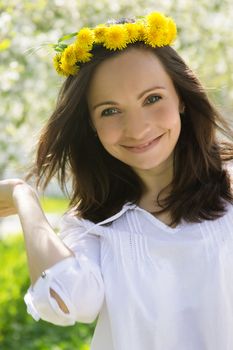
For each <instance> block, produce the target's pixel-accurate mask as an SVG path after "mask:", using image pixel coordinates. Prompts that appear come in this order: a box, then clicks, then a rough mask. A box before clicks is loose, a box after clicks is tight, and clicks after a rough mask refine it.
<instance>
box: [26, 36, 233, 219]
mask: <svg viewBox="0 0 233 350" xmlns="http://www.w3.org/2000/svg"><path fill="white" fill-rule="evenodd" d="M132 46H133V47H137V46H138V48H139V49H144V50H151V51H152V52H154V54H155V55H156V56H157V57H158V58H159V60H160V61H161V63H162V64H163V67H164V69H165V70H166V72H167V74H168V75H169V76H170V78H171V79H172V81H173V84H174V87H175V89H176V91H177V94H178V95H179V97H180V99H181V100H182V101H183V103H184V105H185V114H184V115H183V114H181V133H180V136H179V140H178V142H177V145H176V147H175V150H174V161H173V169H174V176H173V180H172V183H171V184H170V188H171V190H170V191H169V194H168V195H167V197H166V198H165V199H163V200H161V199H160V198H161V197H160V195H161V194H162V192H163V191H162V192H161V193H160V195H159V196H158V198H157V200H158V201H159V203H160V205H161V208H162V209H161V212H163V211H169V213H170V215H171V218H172V223H171V224H172V225H173V224H178V223H179V222H180V220H181V219H184V220H186V221H189V222H199V221H201V220H204V219H207V220H213V219H215V218H217V217H220V216H222V215H223V214H224V212H225V207H226V206H225V204H226V202H230V203H233V194H232V192H231V184H230V177H229V173H228V171H227V169H226V168H225V166H224V165H225V162H226V161H228V160H231V159H233V145H232V143H230V142H229V141H230V140H231V142H232V140H233V136H232V131H231V129H230V127H229V126H228V124H227V123H226V121H225V120H224V119H223V118H222V117H221V115H220V113H219V112H218V111H217V110H216V108H215V107H214V106H213V104H212V103H211V102H210V100H209V98H208V96H207V94H206V92H205V91H204V89H203V87H202V85H201V83H200V82H199V80H198V79H197V77H196V76H195V75H194V73H193V72H192V71H191V69H190V68H189V67H188V66H187V65H186V63H185V62H184V61H183V59H182V58H181V57H180V56H179V55H178V53H177V52H176V51H175V50H174V49H173V48H171V47H170V46H165V47H161V48H154V49H153V48H151V47H147V46H146V45H145V44H143V43H136V44H132ZM119 54H120V52H119V51H118V52H117V51H116V52H114V51H109V50H106V49H104V48H103V47H99V48H97V49H95V52H94V58H93V59H92V60H91V61H90V62H88V63H85V64H84V65H83V66H82V67H81V69H80V71H79V73H78V75H77V76H69V77H68V78H67V79H66V80H65V82H64V84H63V86H62V88H61V90H60V92H59V96H58V101H57V105H56V108H55V111H54V112H53V114H52V115H51V117H50V119H49V120H48V122H47V124H46V125H45V126H44V129H43V131H42V133H41V136H40V139H39V142H38V149H37V155H36V161H35V165H34V167H33V171H32V172H31V173H30V175H32V174H34V175H36V178H37V182H36V183H37V185H38V186H39V185H40V184H41V185H42V188H45V187H46V186H47V185H48V183H49V181H50V180H51V178H52V177H53V176H54V175H57V177H58V181H59V184H60V186H61V188H62V189H63V190H64V189H65V188H66V183H67V181H69V179H70V178H71V180H72V190H71V197H70V207H71V208H74V209H75V211H76V213H77V215H79V216H81V217H83V218H85V219H89V220H91V221H93V222H98V221H101V220H103V219H105V218H108V217H109V216H111V215H113V214H114V213H116V212H118V211H119V210H120V209H121V207H122V205H123V204H125V203H126V202H132V203H136V204H137V203H138V202H139V200H140V198H141V197H142V194H143V191H144V185H143V183H142V181H141V179H140V178H139V177H138V175H137V174H136V173H135V172H134V171H133V170H132V169H131V167H130V166H128V165H126V164H124V163H122V162H121V161H119V160H117V159H115V158H114V157H112V156H111V155H110V154H109V153H107V151H106V150H105V149H104V148H103V146H102V145H101V143H100V141H99V139H98V138H97V137H96V135H95V133H94V131H93V129H92V127H91V122H90V116H89V111H88V107H87V101H86V94H87V90H88V86H89V83H90V81H91V77H92V75H93V73H94V71H95V69H96V67H97V66H98V64H99V63H100V62H102V61H103V60H106V59H108V58H110V57H112V56H113V55H119ZM218 131H219V132H220V133H221V134H222V135H223V136H224V137H225V138H228V142H227V141H224V142H223V141H222V142H221V141H220V140H219V139H218V137H217V132H218ZM30 175H29V176H30Z"/></svg>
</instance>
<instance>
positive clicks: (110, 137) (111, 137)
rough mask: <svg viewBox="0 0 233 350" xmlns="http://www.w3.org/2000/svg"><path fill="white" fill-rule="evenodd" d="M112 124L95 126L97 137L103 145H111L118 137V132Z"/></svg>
mask: <svg viewBox="0 0 233 350" xmlns="http://www.w3.org/2000/svg"><path fill="white" fill-rule="evenodd" d="M111 124H112V123H111V122H110V123H105V125H102V126H100V125H99V126H97V127H96V131H97V134H98V137H99V140H100V141H101V143H103V144H112V143H114V142H115V141H117V140H118V139H119V137H120V130H119V128H117V127H116V126H114V125H111Z"/></svg>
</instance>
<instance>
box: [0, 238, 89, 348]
mask: <svg viewBox="0 0 233 350" xmlns="http://www.w3.org/2000/svg"><path fill="white" fill-rule="evenodd" d="M0 256H1V266H2V267H4V268H1V269H0V286H1V292H0V349H1V350H19V349H20V350H21V349H22V350H72V349H78V350H89V344H90V340H91V338H92V334H93V331H94V327H95V323H93V324H81V323H79V324H76V325H75V326H70V327H58V326H55V325H52V324H50V323H47V322H44V321H41V320H40V321H39V322H36V321H34V320H33V318H32V317H31V316H30V315H28V314H27V311H26V305H25V303H24V301H23V296H24V295H25V293H26V290H27V288H28V287H29V284H30V281H29V277H28V270H27V266H26V254H25V251H24V242H23V238H22V235H18V236H12V237H9V238H7V239H4V240H3V241H0Z"/></svg>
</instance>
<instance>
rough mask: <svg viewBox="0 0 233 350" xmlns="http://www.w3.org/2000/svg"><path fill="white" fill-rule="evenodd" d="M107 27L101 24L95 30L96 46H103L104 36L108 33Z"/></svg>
mask: <svg viewBox="0 0 233 350" xmlns="http://www.w3.org/2000/svg"><path fill="white" fill-rule="evenodd" d="M106 30H107V27H106V26H105V25H104V24H100V25H98V26H97V27H95V29H94V33H95V44H101V43H103V42H104V36H105V33H106Z"/></svg>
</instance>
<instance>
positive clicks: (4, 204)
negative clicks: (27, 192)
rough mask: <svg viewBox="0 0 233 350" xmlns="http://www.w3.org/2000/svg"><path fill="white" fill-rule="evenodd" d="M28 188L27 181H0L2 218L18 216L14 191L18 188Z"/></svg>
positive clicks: (0, 213)
mask: <svg viewBox="0 0 233 350" xmlns="http://www.w3.org/2000/svg"><path fill="white" fill-rule="evenodd" d="M22 185H23V186H26V187H30V186H29V185H27V184H26V182H25V181H23V180H20V179H9V180H2V181H0V217H4V216H9V215H13V214H17V209H16V207H15V204H14V198H13V197H14V191H15V189H16V188H17V186H22Z"/></svg>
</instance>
